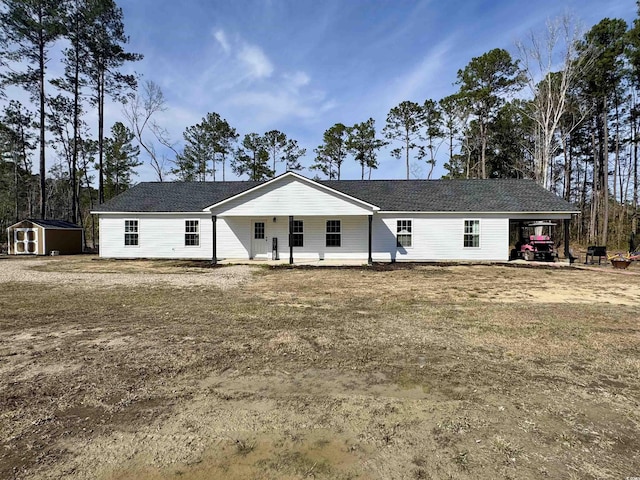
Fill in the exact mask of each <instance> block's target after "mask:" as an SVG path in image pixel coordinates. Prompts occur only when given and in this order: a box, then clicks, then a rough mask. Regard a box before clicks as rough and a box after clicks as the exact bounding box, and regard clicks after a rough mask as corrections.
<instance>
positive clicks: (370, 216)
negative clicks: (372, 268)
mask: <svg viewBox="0 0 640 480" xmlns="http://www.w3.org/2000/svg"><path fill="white" fill-rule="evenodd" d="M372 225H373V215H369V257H368V259H367V263H368V264H369V265H372V264H373V255H372V254H371V245H372V242H371V238H372V231H373V228H372Z"/></svg>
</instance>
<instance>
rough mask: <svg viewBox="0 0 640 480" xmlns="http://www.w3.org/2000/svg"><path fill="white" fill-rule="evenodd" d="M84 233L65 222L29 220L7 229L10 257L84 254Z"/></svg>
mask: <svg viewBox="0 0 640 480" xmlns="http://www.w3.org/2000/svg"><path fill="white" fill-rule="evenodd" d="M83 235H84V231H83V230H82V227H79V226H78V225H76V224H75V223H71V222H67V221H64V220H34V219H27V220H23V221H21V222H18V223H15V224H13V225H11V226H10V227H8V228H7V240H8V242H7V243H8V252H7V253H9V255H50V254H51V252H54V251H55V252H58V253H60V254H62V255H69V254H74V253H82V245H83Z"/></svg>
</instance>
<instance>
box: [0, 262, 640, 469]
mask: <svg viewBox="0 0 640 480" xmlns="http://www.w3.org/2000/svg"><path fill="white" fill-rule="evenodd" d="M639 272H640V270H639V269H638V266H637V265H634V266H633V267H632V268H631V270H630V272H628V273H626V274H623V273H620V272H615V271H613V270H612V269H610V267H609V268H604V267H602V268H600V269H597V268H596V269H591V270H577V269H568V268H562V269H558V268H514V267H509V266H483V265H480V266H409V265H396V266H393V267H379V268H374V269H369V268H352V269H314V268H309V269H286V268H282V269H266V268H255V267H247V266H227V267H221V268H215V269H212V268H209V267H208V266H207V265H206V264H204V263H198V262H168V261H167V262H161V261H157V262H153V261H139V262H109V261H100V260H92V259H91V258H90V257H89V258H87V257H76V258H60V259H40V260H23V259H20V260H15V259H10V260H8V259H6V258H5V259H0V312H2V314H1V315H0V431H1V432H2V437H1V439H0V478H20V479H22V478H24V479H27V478H28V479H53V478H71V479H74V478H75V479H80V478H82V479H85V478H86V479H89V478H91V479H93V478H102V479H129V478H136V479H138V478H139V479H160V478H180V479H185V478H186V479H208V478H225V479H226V478H229V479H240V478H243V479H244V478H260V479H282V478H284V479H302V478H328V479H356V478H362V479H369V478H379V479H405V478H415V479H422V478H434V479H445V478H447V479H451V478H453V479H458V478H460V479H463V478H464V479H471V478H474V479H478V478H480V479H493V478H518V479H538V478H563V479H564V478H575V479H578V478H580V479H582V478H594V479H596V478H611V479H620V478H625V477H629V476H640V453H639V452H640V439H639V437H638V431H640V413H639V412H640V324H639V322H640V320H639V319H640V275H638V273H639ZM17 279H19V281H17Z"/></svg>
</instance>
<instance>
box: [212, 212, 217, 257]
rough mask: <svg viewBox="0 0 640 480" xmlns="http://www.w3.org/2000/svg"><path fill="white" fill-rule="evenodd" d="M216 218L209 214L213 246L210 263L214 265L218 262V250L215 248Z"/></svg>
mask: <svg viewBox="0 0 640 480" xmlns="http://www.w3.org/2000/svg"><path fill="white" fill-rule="evenodd" d="M217 220H218V218H217V217H216V216H215V215H212V216H211V226H212V227H213V230H212V231H213V234H212V239H211V240H212V243H213V247H212V252H211V265H216V264H217V263H218V252H217V250H216V243H217V241H216V223H217Z"/></svg>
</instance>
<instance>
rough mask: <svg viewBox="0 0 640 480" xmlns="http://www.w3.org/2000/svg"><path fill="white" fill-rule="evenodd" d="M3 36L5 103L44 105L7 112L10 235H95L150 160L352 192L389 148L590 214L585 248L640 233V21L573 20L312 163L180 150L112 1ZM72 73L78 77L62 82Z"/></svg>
mask: <svg viewBox="0 0 640 480" xmlns="http://www.w3.org/2000/svg"><path fill="white" fill-rule="evenodd" d="M0 22H1V23H0V32H1V34H2V36H1V38H0V41H1V42H2V44H3V45H2V46H3V50H2V51H3V52H4V56H3V57H2V58H1V60H2V62H3V69H2V72H3V73H2V88H3V90H5V91H6V90H7V89H8V88H9V87H20V88H23V89H24V90H25V91H26V92H28V93H29V95H30V98H31V104H30V105H29V106H25V105H21V104H20V103H19V102H17V101H15V100H12V101H8V102H7V103H6V106H5V108H4V110H3V112H2V115H1V117H0V226H1V227H5V226H6V225H7V224H9V223H12V222H13V221H15V220H18V219H20V218H23V217H27V216H29V217H35V216H39V217H45V218H46V217H55V218H63V219H69V220H71V221H74V222H80V223H82V224H84V225H89V224H91V219H90V215H88V212H89V211H90V209H91V208H94V206H95V204H98V203H102V202H103V201H105V200H108V199H109V198H111V197H112V196H114V195H117V194H118V193H120V192H122V191H124V190H125V189H126V188H128V187H129V186H130V185H131V184H132V181H133V180H132V179H133V177H134V175H135V174H136V168H137V167H139V166H140V165H142V160H141V156H142V157H144V158H145V161H146V162H148V164H149V165H150V166H151V168H152V169H153V170H154V172H155V176H156V179H157V180H158V181H164V180H167V179H171V180H179V181H219V180H227V179H228V176H229V172H231V173H233V174H234V175H235V176H237V177H243V178H250V179H252V180H262V179H268V178H272V177H273V176H275V175H277V174H278V173H281V172H283V171H285V170H302V169H304V168H307V169H308V170H309V171H310V172H311V174H312V175H315V176H316V177H319V178H329V179H340V178H341V173H342V169H343V165H344V162H345V161H354V162H357V164H358V165H359V166H360V178H362V179H367V178H371V175H372V172H373V171H374V170H375V169H376V168H378V161H379V160H378V157H379V154H380V150H381V149H382V148H383V147H385V146H387V145H388V146H389V148H390V153H391V155H392V156H393V157H395V158H397V159H398V165H399V168H402V170H403V175H404V176H406V178H411V177H417V178H432V177H433V174H434V172H435V171H436V168H439V169H444V170H445V172H446V173H445V175H444V176H445V177H446V178H504V177H512V178H531V179H533V180H535V181H537V182H538V183H540V184H541V185H543V186H544V187H545V188H548V189H549V190H551V191H553V192H555V193H557V194H559V195H562V196H563V197H564V198H565V199H567V200H569V201H571V202H573V203H574V204H576V205H577V206H578V207H579V208H580V209H581V211H582V215H581V217H580V220H579V221H578V222H574V228H575V231H574V232H573V235H574V236H575V238H576V239H577V240H578V241H580V242H589V243H602V244H608V243H610V244H615V245H623V244H624V243H625V241H626V239H627V238H628V236H629V234H630V232H637V231H638V141H639V140H638V130H639V112H640V109H639V107H638V101H637V97H638V91H639V88H640V23H639V21H638V20H636V21H634V23H633V25H631V26H629V25H627V24H626V22H625V21H623V20H620V19H609V18H605V19H603V20H602V21H601V22H599V23H598V24H597V25H595V26H593V27H592V28H591V29H590V30H589V31H587V32H586V33H584V32H579V31H578V30H576V29H575V28H574V26H573V25H572V22H571V20H570V19H569V18H567V17H565V18H560V19H558V20H555V21H550V22H548V24H547V26H546V29H544V30H543V31H540V32H537V33H532V34H531V35H530V37H529V38H527V39H525V40H523V41H522V42H520V43H519V44H518V46H517V53H515V52H514V53H513V54H512V53H510V52H508V51H506V50H504V49H494V50H491V51H489V52H487V53H485V54H483V55H480V56H478V57H476V58H473V59H471V61H470V62H469V63H468V65H466V66H465V67H464V68H461V69H460V70H459V71H458V73H457V78H456V79H455V83H454V85H455V86H456V87H457V91H456V92H455V93H453V94H451V95H449V96H447V97H445V98H442V99H426V100H424V101H421V102H415V101H410V100H406V101H403V102H401V103H400V104H399V105H397V106H394V107H393V108H391V109H390V111H389V113H388V115H387V118H386V122H385V124H384V125H383V126H382V128H381V130H380V131H379V132H377V131H376V125H375V121H374V119H373V118H369V119H368V120H366V121H363V122H361V123H356V124H355V125H344V124H342V123H337V124H335V125H333V126H331V127H329V128H328V129H327V130H326V131H325V132H324V134H323V135H322V138H321V139H319V142H318V143H319V145H318V146H317V147H316V148H314V150H313V154H311V155H307V152H306V150H305V149H304V148H302V147H301V146H300V145H299V144H298V142H297V141H296V140H295V139H293V138H290V137H288V136H287V135H286V133H284V132H281V131H278V130H270V131H268V132H265V133H263V134H259V133H247V134H244V135H241V134H240V133H239V132H237V130H236V129H235V128H234V127H233V126H232V125H230V124H229V123H228V122H227V120H226V119H224V118H223V117H222V116H221V115H220V114H218V113H215V112H211V113H207V114H206V115H205V116H204V117H203V118H202V121H201V122H200V123H198V124H196V125H193V126H189V127H187V128H186V129H185V131H184V134H183V140H182V141H181V142H176V141H173V140H172V139H171V138H170V136H169V134H168V131H167V130H166V128H164V127H163V126H162V125H160V124H159V123H158V122H157V118H158V117H159V114H160V113H161V112H163V111H164V110H166V108H167V107H166V104H165V100H164V96H163V93H162V91H161V89H160V87H159V86H158V85H156V84H155V83H153V82H152V81H144V82H139V81H138V79H137V78H136V77H135V76H133V75H128V74H125V73H123V72H124V71H128V70H125V67H126V66H127V65H128V64H131V63H132V62H136V61H138V60H140V59H141V58H142V55H141V54H138V53H132V52H128V51H127V49H126V44H127V43H128V38H127V36H126V35H125V32H124V23H123V18H122V11H121V9H120V8H119V7H118V6H117V5H116V3H115V2H114V1H113V0H63V1H61V0H4V2H3V9H2V11H1V12H0ZM54 48H55V49H61V51H60V53H61V55H51V50H52V49H54ZM58 57H61V58H62V62H63V65H64V75H63V76H62V77H61V78H49V77H48V76H47V70H46V66H47V65H48V64H49V63H50V62H51V61H52V58H58ZM108 101H109V102H111V101H115V102H116V103H121V104H122V119H121V120H122V121H118V122H116V123H115V124H114V125H112V126H110V127H105V124H104V121H105V120H104V111H105V104H106V103H107V102H108ZM89 114H92V115H93V117H95V118H97V122H96V124H95V125H92V124H90V123H89V122H88V121H87V118H89ZM178 145H180V146H178ZM47 147H51V149H49V148H47ZM51 151H53V152H54V153H55V156H56V158H55V164H54V166H53V167H52V168H50V169H49V171H48V172H47V171H45V165H47V163H46V162H45V157H46V155H47V153H48V152H51ZM308 157H311V158H312V160H311V161H309V162H308V163H307V164H306V165H304V160H305V158H308ZM34 163H35V168H34ZM34 170H35V172H34ZM96 184H97V188H95V185H96ZM88 237H90V235H89V236H88Z"/></svg>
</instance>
